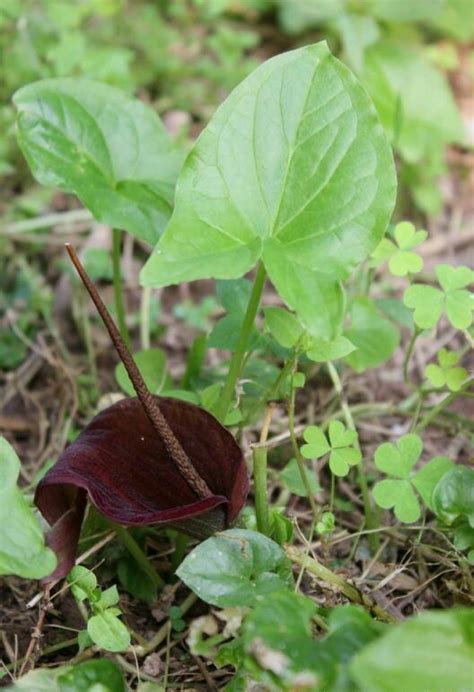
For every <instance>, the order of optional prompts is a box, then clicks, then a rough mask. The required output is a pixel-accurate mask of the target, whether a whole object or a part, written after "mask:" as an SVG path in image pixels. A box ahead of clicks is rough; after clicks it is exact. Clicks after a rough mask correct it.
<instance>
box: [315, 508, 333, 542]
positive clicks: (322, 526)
mask: <svg viewBox="0 0 474 692" xmlns="http://www.w3.org/2000/svg"><path fill="white" fill-rule="evenodd" d="M335 526H336V517H335V516H334V514H333V513H332V512H323V513H322V514H321V519H320V520H319V521H318V522H316V531H317V532H318V533H319V535H320V536H327V535H328V534H330V533H332V532H333V531H334V527H335Z"/></svg>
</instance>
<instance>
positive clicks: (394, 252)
mask: <svg viewBox="0 0 474 692" xmlns="http://www.w3.org/2000/svg"><path fill="white" fill-rule="evenodd" d="M427 236H428V233H427V232H426V231H417V230H416V229H415V226H414V225H413V224H412V223H410V222H409V221H401V222H400V223H399V224H397V225H396V226H395V230H394V237H395V241H396V243H394V242H393V241H392V240H390V239H389V238H383V239H382V241H381V242H380V243H379V245H378V246H377V247H376V248H375V250H374V252H373V253H372V262H371V264H372V266H379V265H380V264H383V262H386V261H388V267H389V269H390V271H391V273H392V274H394V275H395V276H406V275H407V274H416V273H417V272H419V271H421V270H422V269H423V260H422V258H421V257H420V256H419V255H417V253H416V252H413V248H415V247H417V246H418V245H420V244H421V243H423V241H424V240H426V238H427Z"/></svg>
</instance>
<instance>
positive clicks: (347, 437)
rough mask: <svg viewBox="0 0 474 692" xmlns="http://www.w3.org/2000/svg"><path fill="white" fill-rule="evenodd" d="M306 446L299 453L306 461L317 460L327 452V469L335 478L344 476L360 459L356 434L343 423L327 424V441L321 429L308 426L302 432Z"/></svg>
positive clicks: (334, 421)
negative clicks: (328, 454)
mask: <svg viewBox="0 0 474 692" xmlns="http://www.w3.org/2000/svg"><path fill="white" fill-rule="evenodd" d="M304 439H305V440H306V442H307V444H305V445H303V446H302V447H301V453H302V454H303V456H304V457H306V459H319V458H320V457H322V456H324V455H325V454H327V453H328V452H330V456H329V468H330V469H331V471H332V473H333V474H334V475H335V476H346V475H347V474H348V472H349V468H350V467H351V466H354V465H355V464H358V463H359V461H360V460H361V459H362V454H361V452H360V449H358V447H357V446H356V445H357V442H358V437H357V432H356V431H355V430H348V429H347V428H346V427H345V426H344V424H343V423H341V422H340V421H338V420H333V421H331V423H330V424H329V439H328V437H326V435H325V434H324V433H323V431H322V430H321V428H318V427H317V426H315V425H310V426H309V427H308V428H306V430H305V432H304Z"/></svg>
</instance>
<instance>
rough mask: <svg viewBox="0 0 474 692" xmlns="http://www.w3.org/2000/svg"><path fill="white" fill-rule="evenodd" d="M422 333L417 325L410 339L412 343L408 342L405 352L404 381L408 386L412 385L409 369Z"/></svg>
mask: <svg viewBox="0 0 474 692" xmlns="http://www.w3.org/2000/svg"><path fill="white" fill-rule="evenodd" d="M421 332H422V330H421V329H420V328H419V327H417V326H416V325H415V328H414V329H413V333H412V335H411V337H410V341H409V342H408V346H407V350H406V351H405V357H404V359H403V381H404V382H405V384H407V385H409V384H410V376H409V373H408V368H409V365H410V358H411V356H412V353H413V349H414V348H415V343H416V340H417V339H418V337H419V336H420V334H421Z"/></svg>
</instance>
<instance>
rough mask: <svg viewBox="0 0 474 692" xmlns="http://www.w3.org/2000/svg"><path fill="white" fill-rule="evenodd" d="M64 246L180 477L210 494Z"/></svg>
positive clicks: (201, 494) (200, 493)
mask: <svg viewBox="0 0 474 692" xmlns="http://www.w3.org/2000/svg"><path fill="white" fill-rule="evenodd" d="M66 250H67V251H68V253H69V257H70V258H71V261H72V263H73V264H74V266H75V268H76V270H77V273H78V274H79V276H80V277H81V280H82V283H83V284H84V286H85V287H86V289H87V291H88V293H89V295H90V297H91V299H92V301H93V303H94V305H95V306H96V308H97V312H98V313H99V315H100V317H101V318H102V321H103V323H104V325H105V327H106V329H107V331H108V332H109V335H110V338H111V339H112V342H113V344H114V346H115V349H116V351H117V353H118V355H119V357H120V360H121V361H122V363H123V364H124V367H125V369H126V371H127V373H128V376H129V377H130V380H131V382H132V384H133V388H134V389H135V392H136V393H137V397H138V398H139V399H140V402H141V404H142V406H143V408H144V410H145V412H146V414H147V416H148V418H149V419H150V421H151V423H152V425H153V427H154V428H155V430H156V432H157V433H158V434H159V436H160V437H161V439H162V440H163V442H164V444H165V446H166V449H167V451H168V453H169V455H170V457H171V458H172V459H173V461H174V463H175V464H176V466H177V468H178V470H179V472H180V473H181V475H182V476H183V478H185V479H186V481H187V482H188V483H189V485H190V486H191V488H192V489H193V490H194V492H195V493H196V494H197V495H198V496H199V497H200V498H206V497H210V496H211V495H212V493H211V491H210V490H209V487H208V485H207V483H206V482H205V480H204V479H203V478H201V476H200V475H199V474H198V472H197V471H196V469H195V468H194V466H193V464H192V462H191V460H190V458H189V457H188V455H187V454H186V452H185V451H184V449H183V448H182V446H181V443H180V442H179V440H178V439H177V438H176V436H175V434H174V432H173V431H172V430H171V428H170V426H169V425H168V421H167V420H166V418H165V417H164V415H163V414H162V412H161V410H160V407H159V405H158V403H157V401H156V399H155V398H154V397H153V395H152V394H151V392H150V390H149V389H148V387H147V386H146V384H145V382H144V380H143V377H142V376H141V373H140V370H139V369H138V367H137V365H136V363H135V361H134V359H133V356H132V354H131V353H130V351H129V350H128V348H127V346H126V345H125V343H124V341H123V339H122V337H121V336H120V332H119V330H118V329H117V326H116V325H115V322H114V321H113V319H112V317H111V315H110V313H109V311H108V310H107V308H106V307H105V304H104V302H103V300H102V298H101V297H100V295H99V293H98V291H97V288H96V287H95V285H94V283H93V282H92V281H91V279H90V277H89V276H88V274H87V272H86V270H85V269H84V267H83V266H82V264H81V262H80V260H79V258H78V256H77V254H76V251H75V250H74V248H73V247H72V245H70V244H69V243H66Z"/></svg>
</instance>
